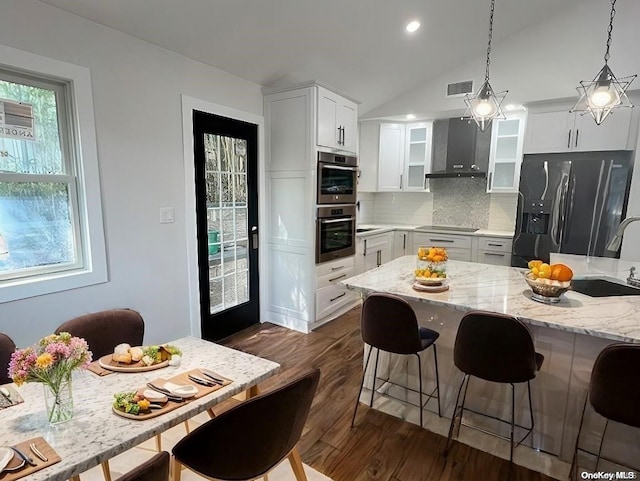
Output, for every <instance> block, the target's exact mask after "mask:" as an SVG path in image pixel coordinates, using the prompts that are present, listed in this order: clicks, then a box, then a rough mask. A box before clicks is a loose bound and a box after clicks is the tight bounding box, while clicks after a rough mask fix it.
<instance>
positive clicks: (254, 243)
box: [251, 225, 258, 250]
mask: <svg viewBox="0 0 640 481" xmlns="http://www.w3.org/2000/svg"><path fill="white" fill-rule="evenodd" d="M251 247H252V248H253V250H256V249H258V227H256V226H255V225H254V226H252V227H251Z"/></svg>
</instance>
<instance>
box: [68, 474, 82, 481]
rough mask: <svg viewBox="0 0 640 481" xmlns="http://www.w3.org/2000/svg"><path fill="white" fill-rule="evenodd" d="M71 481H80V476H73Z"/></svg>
mask: <svg viewBox="0 0 640 481" xmlns="http://www.w3.org/2000/svg"><path fill="white" fill-rule="evenodd" d="M69 481H80V476H78V475H77V474H76V475H75V476H71V478H70V479H69Z"/></svg>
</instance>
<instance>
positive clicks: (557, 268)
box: [551, 264, 573, 282]
mask: <svg viewBox="0 0 640 481" xmlns="http://www.w3.org/2000/svg"><path fill="white" fill-rule="evenodd" d="M551 267H552V271H551V279H555V280H558V281H562V282H566V281H570V280H571V279H572V278H573V271H572V270H571V268H570V267H569V266H566V265H564V264H554V265H553V266H551Z"/></svg>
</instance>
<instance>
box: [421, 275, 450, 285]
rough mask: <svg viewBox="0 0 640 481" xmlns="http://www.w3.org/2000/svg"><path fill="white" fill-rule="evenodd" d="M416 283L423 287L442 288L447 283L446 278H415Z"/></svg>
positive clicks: (447, 279)
mask: <svg viewBox="0 0 640 481" xmlns="http://www.w3.org/2000/svg"><path fill="white" fill-rule="evenodd" d="M416 282H417V283H418V284H422V285H423V286H444V285H446V284H447V283H448V282H449V278H448V277H416Z"/></svg>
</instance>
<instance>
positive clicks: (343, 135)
mask: <svg viewBox="0 0 640 481" xmlns="http://www.w3.org/2000/svg"><path fill="white" fill-rule="evenodd" d="M344 138H345V134H344V125H343V126H342V145H344Z"/></svg>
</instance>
